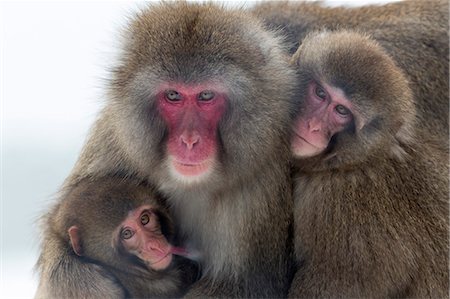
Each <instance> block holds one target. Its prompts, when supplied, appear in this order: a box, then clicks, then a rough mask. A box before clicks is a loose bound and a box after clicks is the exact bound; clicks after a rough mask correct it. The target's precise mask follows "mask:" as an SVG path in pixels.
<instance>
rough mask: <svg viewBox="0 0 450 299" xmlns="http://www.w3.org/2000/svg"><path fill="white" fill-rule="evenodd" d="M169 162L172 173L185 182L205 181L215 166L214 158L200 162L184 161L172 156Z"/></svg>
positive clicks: (174, 176)
mask: <svg viewBox="0 0 450 299" xmlns="http://www.w3.org/2000/svg"><path fill="white" fill-rule="evenodd" d="M168 162H169V169H170V175H171V176H172V177H173V178H175V179H176V180H178V181H181V182H182V183H185V184H193V183H198V182H201V181H204V180H205V179H206V178H207V177H209V176H210V175H211V173H212V171H213V168H214V159H206V160H204V161H202V162H200V163H182V162H179V161H177V160H176V159H175V158H174V157H170V158H169V161H168Z"/></svg>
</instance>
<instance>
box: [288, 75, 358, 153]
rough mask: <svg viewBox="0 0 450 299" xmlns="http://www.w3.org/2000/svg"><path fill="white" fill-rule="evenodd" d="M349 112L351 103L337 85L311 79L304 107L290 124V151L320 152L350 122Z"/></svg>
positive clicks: (351, 111)
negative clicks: (291, 126) (291, 132)
mask: <svg viewBox="0 0 450 299" xmlns="http://www.w3.org/2000/svg"><path fill="white" fill-rule="evenodd" d="M353 115H354V113H353V106H352V104H351V102H350V101H349V100H348V99H347V98H346V96H345V94H344V92H343V91H342V90H341V89H339V88H336V87H332V86H330V85H328V84H322V85H319V84H318V83H317V82H315V81H312V82H311V83H310V84H309V85H308V89H307V96H306V101H305V110H304V111H303V113H302V114H301V115H300V116H299V117H298V118H297V120H296V122H295V124H294V136H293V137H292V143H291V150H292V152H293V154H294V155H295V156H296V157H299V158H306V157H312V156H315V155H318V154H320V153H321V152H323V151H324V150H325V149H326V148H327V146H328V144H329V142H330V139H331V137H332V136H333V135H334V134H336V133H337V132H339V131H342V130H344V129H345V128H346V127H347V126H349V125H350V124H351V122H352V121H353V117H354V116H353Z"/></svg>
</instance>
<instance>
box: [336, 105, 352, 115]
mask: <svg viewBox="0 0 450 299" xmlns="http://www.w3.org/2000/svg"><path fill="white" fill-rule="evenodd" d="M336 112H337V113H339V114H340V115H341V116H348V115H350V110H348V109H347V108H345V107H344V106H342V105H337V106H336Z"/></svg>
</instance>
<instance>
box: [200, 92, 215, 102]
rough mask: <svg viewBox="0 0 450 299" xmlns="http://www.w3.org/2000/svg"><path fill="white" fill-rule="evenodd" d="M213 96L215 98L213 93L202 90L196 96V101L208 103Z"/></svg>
mask: <svg viewBox="0 0 450 299" xmlns="http://www.w3.org/2000/svg"><path fill="white" fill-rule="evenodd" d="M214 96H215V94H214V92H212V91H209V90H204V91H202V92H201V93H200V94H199V95H198V99H199V100H200V101H209V100H212V98H214Z"/></svg>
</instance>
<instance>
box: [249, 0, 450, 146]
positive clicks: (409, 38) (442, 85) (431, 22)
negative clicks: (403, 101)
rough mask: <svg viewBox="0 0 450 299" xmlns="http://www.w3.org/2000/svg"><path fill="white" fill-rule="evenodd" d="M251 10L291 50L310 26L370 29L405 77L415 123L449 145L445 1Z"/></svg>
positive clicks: (287, 4) (285, 4) (278, 4)
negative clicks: (409, 91) (274, 31)
mask: <svg viewBox="0 0 450 299" xmlns="http://www.w3.org/2000/svg"><path fill="white" fill-rule="evenodd" d="M253 12H254V13H255V14H256V15H257V16H258V17H260V18H262V19H263V20H264V21H265V22H266V24H267V25H268V26H269V27H270V28H275V29H277V30H280V31H281V32H283V33H284V34H285V35H286V37H287V40H288V43H287V45H289V46H290V49H291V50H290V52H291V53H294V52H295V51H296V50H297V49H298V47H299V45H301V44H302V42H303V39H304V38H305V36H306V35H308V34H309V33H310V32H311V31H315V30H330V31H334V30H343V29H347V30H357V31H358V32H365V33H367V34H370V35H371V37H372V38H373V39H374V40H376V41H377V42H378V43H379V44H380V45H381V46H382V47H383V48H384V49H385V51H386V52H387V53H388V54H389V55H390V56H391V57H392V58H393V60H394V61H395V63H396V65H397V66H398V68H399V69H401V70H402V72H403V74H404V76H405V78H406V79H407V80H408V81H409V82H410V85H409V87H410V88H411V91H412V92H413V94H414V99H415V101H416V119H417V122H418V124H419V125H420V126H421V127H424V128H427V129H428V130H429V131H430V134H431V135H434V136H435V137H436V139H438V140H439V142H440V144H441V147H442V148H444V149H445V148H448V140H449V122H448V120H449V114H448V112H449V84H448V78H449V72H448V70H449V1H448V0H428V1H423V0H406V1H395V2H393V3H388V4H385V5H380V4H375V5H366V6H361V7H327V5H325V4H324V3H322V2H321V1H268V2H264V3H261V4H258V5H256V6H255V7H254V8H253ZM357 58H358V57H357V56H356V57H355V59H357Z"/></svg>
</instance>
